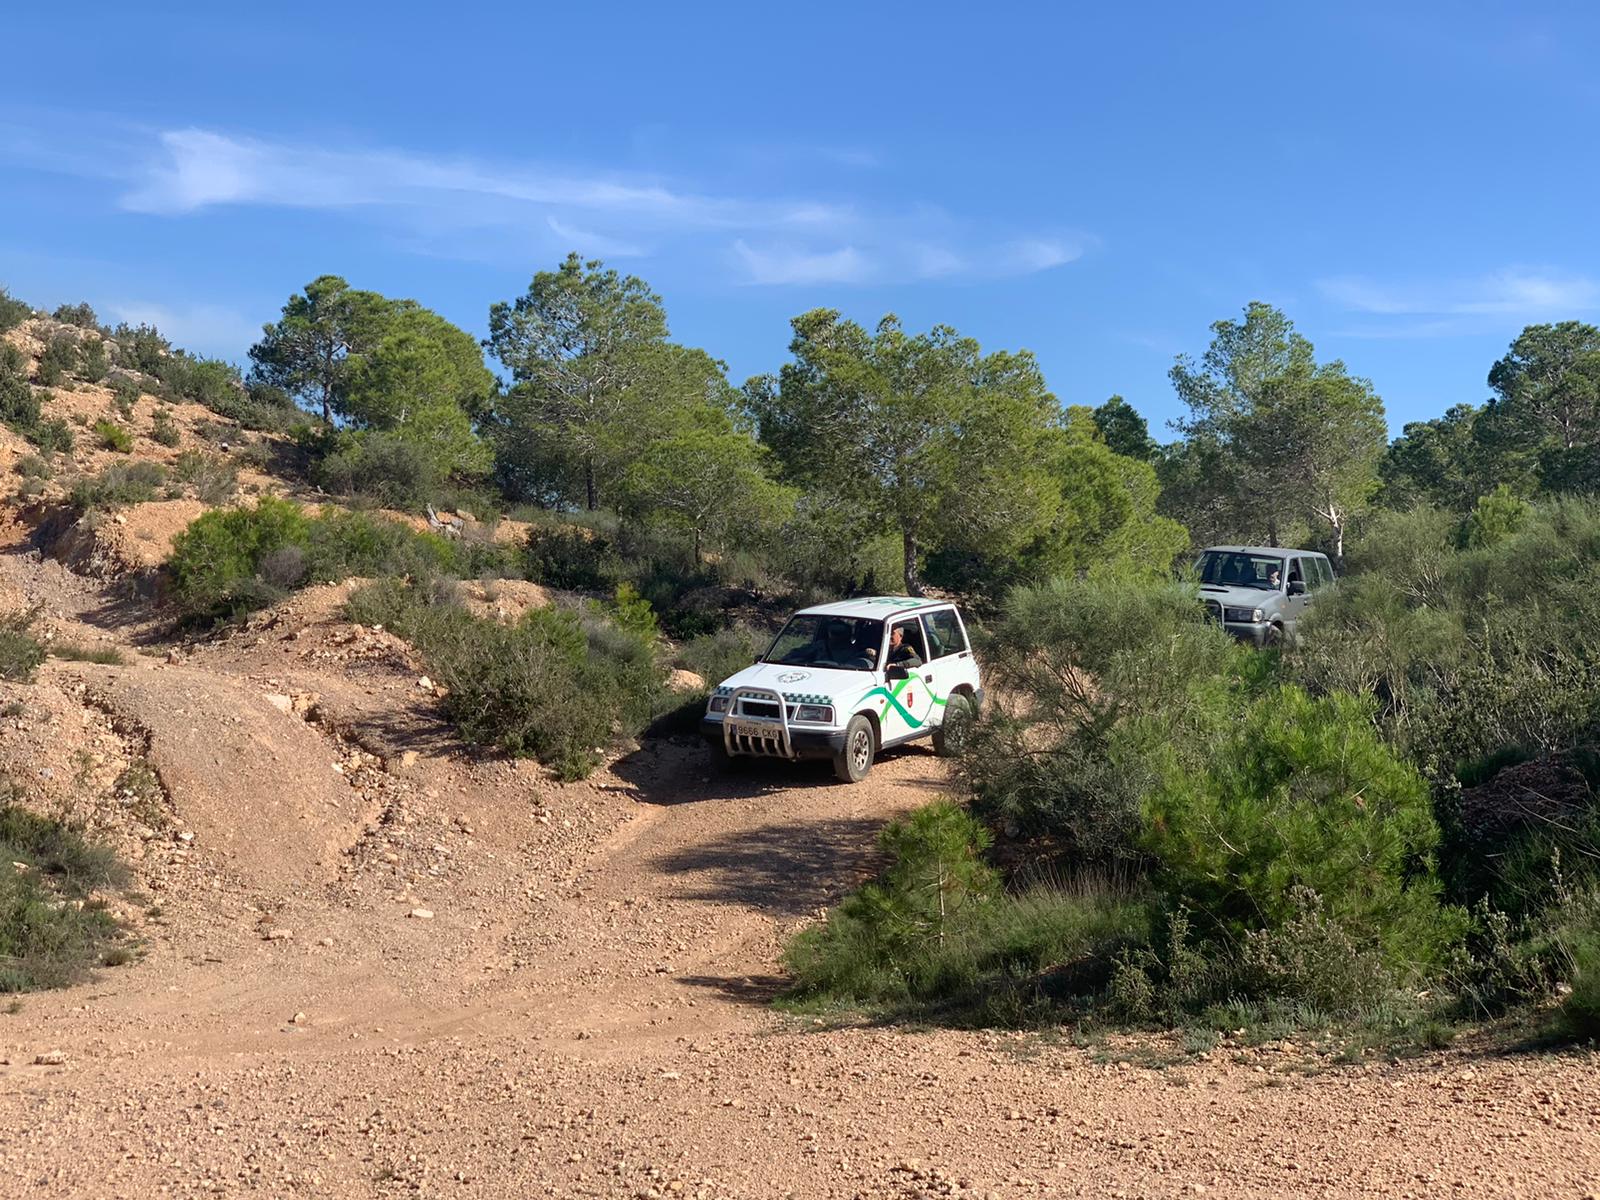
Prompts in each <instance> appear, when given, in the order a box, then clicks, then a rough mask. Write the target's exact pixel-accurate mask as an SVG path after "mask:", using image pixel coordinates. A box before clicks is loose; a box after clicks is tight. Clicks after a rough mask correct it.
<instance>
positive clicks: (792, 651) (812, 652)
mask: <svg viewBox="0 0 1600 1200" xmlns="http://www.w3.org/2000/svg"><path fill="white" fill-rule="evenodd" d="M881 645H883V622H882V621H874V620H872V619H871V618H869V617H825V616H821V615H818V614H814V613H813V614H806V613H802V614H801V615H800V616H798V617H794V618H791V619H790V621H789V623H788V624H787V625H785V626H784V627H783V632H782V633H780V634H779V635H778V637H777V640H775V641H774V642H773V643H772V647H771V648H770V649H769V650H768V651H767V653H766V656H765V657H764V658H763V659H762V660H761V661H762V662H769V663H784V664H786V665H788V666H796V667H837V668H839V669H840V670H844V671H870V670H872V669H873V667H874V666H876V665H877V661H878V648H879V647H880V646H881Z"/></svg>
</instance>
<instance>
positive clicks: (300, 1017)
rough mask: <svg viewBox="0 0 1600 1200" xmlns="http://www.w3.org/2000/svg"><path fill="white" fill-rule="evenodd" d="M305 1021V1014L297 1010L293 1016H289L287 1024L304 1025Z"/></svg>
mask: <svg viewBox="0 0 1600 1200" xmlns="http://www.w3.org/2000/svg"><path fill="white" fill-rule="evenodd" d="M305 1023H306V1015H305V1013H303V1012H297V1013H295V1015H294V1016H292V1017H290V1018H289V1024H291V1025H304V1024H305Z"/></svg>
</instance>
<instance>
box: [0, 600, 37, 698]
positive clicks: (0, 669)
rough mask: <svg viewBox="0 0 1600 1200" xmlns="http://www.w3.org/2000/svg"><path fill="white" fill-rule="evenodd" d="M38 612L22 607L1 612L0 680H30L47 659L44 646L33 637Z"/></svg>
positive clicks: (19, 681) (11, 681)
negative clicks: (20, 609) (12, 610)
mask: <svg viewBox="0 0 1600 1200" xmlns="http://www.w3.org/2000/svg"><path fill="white" fill-rule="evenodd" d="M38 617H39V614H38V612H37V610H35V609H23V610H22V611H20V612H11V613H6V614H4V615H0V680H3V681H5V682H6V683H28V682H30V681H32V679H33V676H34V672H36V671H37V670H38V669H39V664H40V663H42V662H43V661H44V646H43V644H42V643H41V642H40V641H39V640H38V639H37V638H36V637H34V636H33V624H34V622H35V621H36V620H38Z"/></svg>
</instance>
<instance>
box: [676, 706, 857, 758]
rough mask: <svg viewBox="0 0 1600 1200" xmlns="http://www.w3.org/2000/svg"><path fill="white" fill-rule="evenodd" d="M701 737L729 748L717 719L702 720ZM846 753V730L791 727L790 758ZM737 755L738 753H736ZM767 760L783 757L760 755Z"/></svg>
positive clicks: (712, 744) (829, 756)
mask: <svg viewBox="0 0 1600 1200" xmlns="http://www.w3.org/2000/svg"><path fill="white" fill-rule="evenodd" d="M700 736H701V737H703V738H705V740H706V742H707V743H708V744H709V745H711V746H720V747H722V748H724V749H726V748H727V743H726V741H725V739H724V737H723V732H722V721H721V720H720V719H719V718H716V717H709V716H708V717H701V718H700ZM843 751H844V730H842V729H804V728H798V727H796V726H794V725H791V726H789V757H790V758H832V757H833V756H834V755H836V754H840V753H843ZM736 753H737V752H736ZM758 757H765V758H774V757H777V758H781V757H783V756H782V755H772V754H767V755H760V756H758Z"/></svg>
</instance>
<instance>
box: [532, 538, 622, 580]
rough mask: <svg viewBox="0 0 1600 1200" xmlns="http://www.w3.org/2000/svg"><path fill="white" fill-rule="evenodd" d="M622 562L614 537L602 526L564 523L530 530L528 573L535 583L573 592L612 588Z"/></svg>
mask: <svg viewBox="0 0 1600 1200" xmlns="http://www.w3.org/2000/svg"><path fill="white" fill-rule="evenodd" d="M619 565H620V564H619V561H618V557H617V553H616V550H615V547H614V545H613V542H612V539H611V537H610V536H608V535H607V534H606V533H604V532H602V531H600V530H598V529H591V528H589V527H588V526H586V525H579V524H566V523H563V524H556V525H547V526H535V527H534V528H532V529H530V530H529V531H528V544H527V574H528V578H529V579H531V580H533V581H534V582H535V583H542V584H544V585H545V586H546V587H553V588H563V589H567V590H571V591H587V592H603V591H610V590H611V589H612V588H614V587H615V586H616V581H617V573H618V570H619Z"/></svg>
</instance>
